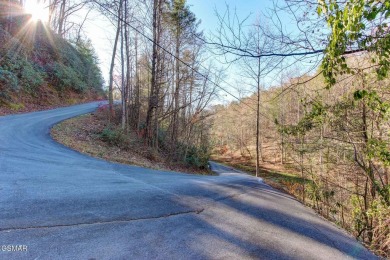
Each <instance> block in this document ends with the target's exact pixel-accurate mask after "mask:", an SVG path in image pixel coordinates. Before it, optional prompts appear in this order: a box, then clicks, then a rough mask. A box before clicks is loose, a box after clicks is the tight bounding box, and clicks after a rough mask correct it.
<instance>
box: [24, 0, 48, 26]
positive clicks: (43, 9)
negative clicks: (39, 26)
mask: <svg viewBox="0 0 390 260" xmlns="http://www.w3.org/2000/svg"><path fill="white" fill-rule="evenodd" d="M24 8H25V11H26V13H28V14H31V19H32V20H34V21H42V22H47V21H48V19H49V7H48V6H47V5H46V4H45V3H43V2H42V1H39V0H27V2H26V4H25V6H24Z"/></svg>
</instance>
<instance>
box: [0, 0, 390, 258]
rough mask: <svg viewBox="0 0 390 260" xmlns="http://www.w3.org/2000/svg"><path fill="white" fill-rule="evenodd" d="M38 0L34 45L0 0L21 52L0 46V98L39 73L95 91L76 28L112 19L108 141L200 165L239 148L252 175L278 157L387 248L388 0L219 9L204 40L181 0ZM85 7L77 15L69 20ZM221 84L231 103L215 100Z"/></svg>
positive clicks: (350, 224)
mask: <svg viewBox="0 0 390 260" xmlns="http://www.w3.org/2000/svg"><path fill="white" fill-rule="evenodd" d="M44 2H45V3H46V4H47V6H49V18H48V21H47V23H44V25H42V26H43V27H42V28H41V27H39V26H37V28H41V29H39V30H40V31H39V30H38V32H37V35H38V36H37V37H38V38H37V40H36V41H35V43H34V44H35V45H34V47H32V48H31V49H29V48H28V46H29V45H28V44H29V43H28V42H25V41H24V40H25V39H26V37H22V36H20V28H21V26H20V23H25V21H26V19H28V17H26V16H25V15H14V13H15V10H17V9H18V8H19V9H20V8H21V6H22V5H23V1H21V2H19V1H11V0H7V1H4V0H3V1H1V2H0V3H1V9H0V10H2V11H5V10H8V11H5V12H1V13H0V17H1V22H0V24H1V27H0V33H1V34H2V35H1V37H2V38H4V39H2V40H1V41H3V42H10V41H11V39H10V38H15V39H16V40H17V41H18V42H19V43H17V44H15V45H12V46H16V47H15V48H18V47H17V46H20V44H21V43H22V44H24V46H26V47H23V48H24V49H25V50H29V51H27V52H26V53H25V54H24V53H22V52H16V51H15V52H14V53H17V55H18V58H17V59H16V60H17V61H18V62H20V65H15V64H19V63H15V56H12V57H11V56H9V53H10V48H9V47H8V46H7V45H3V46H7V47H3V48H2V47H0V51H1V54H2V60H1V64H0V84H1V85H0V91H1V95H2V96H1V98H3V100H7V98H8V96H12V95H14V94H12V93H17V91H18V88H19V86H23V87H24V88H25V90H26V91H30V89H31V92H32V93H36V92H37V91H35V90H34V88H38V87H39V86H41V85H44V82H48V84H50V85H53V86H55V88H57V90H58V91H59V92H61V91H63V90H64V89H73V90H74V91H76V92H83V91H86V90H88V89H93V88H95V87H97V88H98V89H99V88H100V86H101V85H102V84H103V80H102V77H101V72H100V70H99V69H98V66H97V64H98V59H97V57H96V55H95V54H94V51H93V46H92V45H91V43H90V42H89V41H88V40H85V38H86V35H87V33H86V32H85V31H84V23H85V21H86V20H87V19H88V15H89V13H90V11H91V10H94V11H97V12H99V13H100V15H102V16H104V17H105V18H106V19H108V20H109V21H110V23H111V24H112V26H113V28H114V29H115V31H113V32H112V39H113V41H112V43H113V44H112V56H111V57H112V58H111V63H110V71H109V77H108V82H107V85H108V86H107V95H108V99H109V104H108V106H107V108H106V109H107V111H106V112H107V120H108V121H109V123H110V124H109V126H108V127H107V128H106V129H105V130H104V133H105V136H106V137H107V138H108V139H115V140H116V141H115V142H113V143H117V142H121V140H122V139H121V138H122V137H123V136H127V135H130V134H133V135H136V136H137V137H138V138H139V139H142V140H143V141H144V142H145V143H146V144H147V145H148V146H149V148H150V152H151V153H161V154H164V156H165V157H166V158H167V160H169V161H171V162H181V163H185V164H187V165H189V166H195V167H198V168H207V165H208V161H209V158H210V155H211V152H212V151H214V153H215V154H218V155H222V156H231V157H236V158H240V159H242V158H244V159H245V160H246V162H247V163H249V164H254V165H255V167H256V175H259V172H260V170H261V167H262V165H264V164H273V165H278V166H280V169H286V170H288V171H290V172H293V173H294V174H296V175H297V176H299V177H300V181H298V182H290V183H283V185H285V186H286V187H287V188H288V190H289V192H291V193H292V194H294V195H295V196H296V197H297V198H299V199H300V200H302V201H303V202H304V203H306V204H307V205H310V206H311V207H313V208H314V209H316V210H317V211H318V212H319V213H320V214H322V215H323V216H325V217H326V218H328V219H331V220H333V221H335V222H336V223H337V224H339V225H340V226H342V227H343V228H346V229H347V230H349V231H351V232H352V233H353V234H354V235H355V236H356V237H357V238H358V239H360V240H361V241H363V242H364V243H366V244H367V245H368V246H369V247H370V248H371V249H373V250H375V251H376V252H377V253H378V254H381V255H383V256H385V257H388V256H389V251H390V180H389V178H390V170H389V168H390V121H389V116H390V87H389V79H388V71H389V67H390V60H389V57H390V56H389V55H390V34H389V26H388V22H389V21H388V20H389V16H390V2H389V1H374V0H370V1H365V0H349V1H341V2H340V1H336V0H326V1H325V0H319V1H315V2H311V1H306V0H285V1H282V3H280V1H279V2H278V1H274V4H273V8H272V9H271V11H270V12H269V13H263V14H261V15H258V16H257V17H256V19H254V20H253V21H252V20H251V21H249V22H248V19H245V18H244V19H240V18H239V17H238V16H237V14H236V13H234V11H232V10H231V9H230V8H229V7H227V9H226V10H225V11H219V12H218V13H217V17H218V20H219V29H218V30H217V31H215V32H213V33H212V35H211V36H207V37H206V36H205V35H204V33H203V32H202V31H201V30H200V21H199V19H198V18H197V17H196V15H195V14H194V13H193V12H192V11H191V9H190V6H189V5H188V3H187V1H186V0H147V1H129V0H117V1H104V0H94V1H90V0H85V1H84V0H49V1H44ZM82 10H84V12H83V15H84V17H83V19H81V20H80V19H79V20H77V21H78V22H75V20H73V19H71V18H72V17H73V16H74V15H75V14H76V13H79V12H81V11H82ZM282 16H289V17H290V18H291V21H293V23H294V26H295V27H294V28H295V29H294V32H291V31H288V29H287V28H286V26H285V24H283V22H282V20H283V19H284V18H282ZM23 21H24V22H23ZM44 31H46V32H49V33H46V34H45V33H44ZM3 35H5V36H3ZM45 35H46V36H47V35H50V37H46V38H45ZM42 37H43V38H42ZM8 38H9V39H8ZM34 39H35V38H34ZM43 39H44V40H43ZM64 39H65V40H67V41H69V42H70V43H71V44H69V43H68V42H66V41H64ZM12 41H14V39H12ZM47 43H50V44H49V45H48V44H47ZM53 43H54V44H53ZM45 44H46V45H45ZM50 46H52V47H50ZM53 46H56V48H53ZM43 47H46V48H47V50H44V51H38V49H39V48H43ZM48 53H49V54H50V55H51V56H50V55H49V56H50V58H47V55H48ZM75 53H76V54H75ZM39 54H45V55H46V56H45V55H41V56H40V55H39ZM211 54H212V55H215V56H216V57H219V58H220V59H222V60H223V61H224V63H225V65H228V66H235V67H234V68H235V70H234V72H235V73H237V75H240V83H239V84H238V85H239V86H237V87H236V86H232V84H231V83H229V82H226V81H225V80H224V79H223V77H224V76H225V75H224V74H223V71H222V69H220V68H218V67H216V66H215V65H213V63H212V62H210V59H209V57H208V56H209V55H211ZM7 55H8V56H7ZM3 57H5V58H3ZM25 57H29V59H31V60H32V61H33V62H32V65H31V64H27V63H25V61H24V60H25ZM80 57H81V58H80ZM15 66H16V67H15ZM27 70H28V71H27ZM18 73H19V74H18ZM11 74H12V75H11ZM270 78H272V79H273V80H270ZM18 82H19V83H18ZM234 88H236V89H238V92H240V97H238V96H236V95H234V94H231V92H232V90H234ZM12 91H14V92H12ZM220 92H225V93H227V94H228V95H229V96H230V97H232V98H234V99H236V100H235V101H233V102H230V103H228V104H225V105H216V103H215V102H213V100H214V98H215V97H217V96H218V94H219V93H220ZM248 93H249V94H248ZM116 99H120V101H118V103H117V104H116V102H115V100H116Z"/></svg>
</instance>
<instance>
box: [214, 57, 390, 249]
mask: <svg viewBox="0 0 390 260" xmlns="http://www.w3.org/2000/svg"><path fill="white" fill-rule="evenodd" d="M348 64H349V66H352V67H360V68H361V67H365V65H366V64H367V55H366V54H360V55H352V56H350V57H349V58H348ZM337 82H338V83H337V84H336V85H335V86H334V87H332V88H331V89H330V90H328V89H327V88H326V82H325V80H324V77H323V76H322V74H318V73H317V74H316V75H315V76H314V77H313V76H310V75H307V76H302V77H299V78H291V79H288V78H287V79H286V81H285V82H284V84H283V85H280V86H276V87H272V88H268V89H263V90H262V91H261V92H260V95H261V96H260V103H261V106H260V114H261V116H260V120H261V128H260V131H259V136H258V138H259V154H260V165H261V167H263V169H267V168H270V169H271V170H272V169H273V170H275V169H276V170H278V171H281V172H288V173H292V174H294V175H295V176H297V178H289V179H283V178H281V179H277V180H278V181H279V182H281V184H282V186H283V187H284V188H285V189H286V190H287V191H288V192H290V193H291V194H293V195H295V196H296V197H297V198H299V199H300V200H302V201H303V202H304V203H306V204H307V205H310V206H311V207H313V208H315V209H316V210H317V211H318V212H319V213H320V214H321V215H323V216H325V217H326V218H328V219H331V220H333V221H335V222H336V223H338V224H339V225H340V226H342V227H344V228H346V229H348V230H350V231H352V232H353V233H354V234H355V235H356V236H357V237H358V238H360V239H361V240H362V241H364V242H366V243H368V244H370V245H371V246H372V247H373V248H376V249H377V250H378V251H379V252H387V250H388V235H389V233H388V232H389V229H388V228H389V225H390V222H389V221H390V219H389V214H390V212H389V180H390V179H389V178H390V172H389V167H388V162H389V153H388V151H389V148H390V147H389V144H390V139H389V138H390V137H389V130H390V124H389V120H388V113H387V112H386V111H387V109H388V101H389V100H390V95H389V88H388V86H389V80H388V79H383V80H378V79H377V77H376V74H375V71H374V70H368V71H366V72H364V73H362V74H358V75H355V76H353V77H351V76H340V77H338V78H337ZM256 104H257V94H254V95H252V96H250V97H247V98H243V99H242V100H241V101H240V102H233V103H231V104H229V105H226V106H217V107H215V108H214V109H215V115H214V116H213V120H214V121H213V131H212V132H213V134H214V137H213V140H214V143H215V156H216V158H217V159H219V160H221V161H224V162H228V163H231V164H233V165H236V166H238V167H240V166H241V167H243V168H244V169H246V170H251V169H253V171H255V168H256V121H257V120H256V111H255V110H251V109H249V108H248V105H249V106H251V107H256ZM386 241H387V242H386Z"/></svg>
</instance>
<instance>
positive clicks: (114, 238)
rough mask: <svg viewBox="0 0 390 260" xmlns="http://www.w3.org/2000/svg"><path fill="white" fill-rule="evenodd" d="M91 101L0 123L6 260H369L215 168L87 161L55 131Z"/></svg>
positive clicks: (339, 235) (285, 199) (327, 228)
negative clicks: (197, 172) (191, 171)
mask: <svg viewBox="0 0 390 260" xmlns="http://www.w3.org/2000/svg"><path fill="white" fill-rule="evenodd" d="M96 107H97V103H90V104H84V105H78V106H72V107H68V108H60V109H55V110H50V111H43V112H36V113H30V114H22V115H15V116H7V117H0V246H2V245H26V246H27V251H26V252H7V251H3V250H4V249H5V250H7V248H6V247H0V259H348V258H357V259H373V258H375V256H374V255H372V254H371V253H370V252H368V251H367V250H366V249H365V248H364V247H362V246H361V245H360V244H359V243H358V242H356V240H354V239H353V238H352V237H351V236H349V235H348V234H346V233H345V232H343V231H341V230H339V229H338V228H337V227H335V226H334V225H333V224H331V223H329V222H327V221H324V220H323V219H321V218H320V217H318V216H317V215H316V214H315V213H314V212H313V211H312V210H310V209H308V208H306V207H304V206H303V205H301V204H300V203H299V202H297V201H295V200H294V199H293V198H291V197H289V196H287V195H286V194H283V193H281V192H278V191H276V190H274V189H272V188H270V187H269V186H267V185H265V184H263V183H262V182H261V181H260V180H258V179H256V178H254V177H251V176H248V175H245V174H241V173H239V172H235V171H233V170H231V169H229V168H226V167H224V166H221V165H218V164H212V168H213V169H214V170H215V171H216V172H218V173H219V174H220V176H194V175H188V174H181V173H173V172H162V171H154V170H149V169H144V168H140V167H132V166H125V165H120V164H114V163H109V162H106V161H103V160H98V159H94V158H90V157H88V156H85V155H82V154H80V153H77V152H75V151H72V150H70V149H68V148H66V147H64V146H62V145H60V144H57V143H56V142H54V141H53V140H52V139H51V138H50V135H49V128H50V127H51V126H52V125H53V124H56V123H58V122H59V121H61V120H64V119H67V118H70V117H73V116H76V115H79V114H83V113H88V112H91V111H93V110H94V109H95V108H96Z"/></svg>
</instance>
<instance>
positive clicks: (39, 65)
mask: <svg viewBox="0 0 390 260" xmlns="http://www.w3.org/2000/svg"><path fill="white" fill-rule="evenodd" d="M12 8H14V13H15V12H16V13H17V15H13V16H12V17H9V16H8V15H6V14H5V13H4V12H0V114H9V113H15V112H18V111H30V110H38V109H42V108H47V107H55V106H60V105H67V104H75V103H79V102H85V101H89V100H96V99H99V98H101V97H103V96H104V93H103V90H102V85H103V77H102V75H101V71H100V69H99V67H98V61H97V58H96V56H95V54H94V51H93V48H92V46H91V44H90V43H89V42H88V41H82V40H78V41H77V42H75V43H70V42H69V41H67V40H65V39H63V38H62V37H61V36H59V35H58V34H56V33H54V32H53V31H52V30H51V29H50V28H49V27H47V26H46V25H44V23H42V22H41V21H35V20H33V19H31V16H29V15H27V14H24V13H23V9H22V8H21V7H18V5H16V4H15V5H14V6H13V7H12ZM0 10H7V6H6V5H5V3H4V2H3V3H2V2H0Z"/></svg>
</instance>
